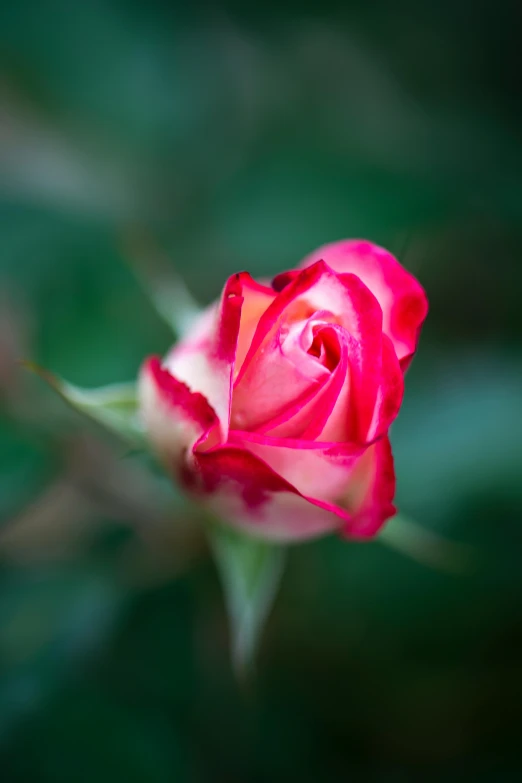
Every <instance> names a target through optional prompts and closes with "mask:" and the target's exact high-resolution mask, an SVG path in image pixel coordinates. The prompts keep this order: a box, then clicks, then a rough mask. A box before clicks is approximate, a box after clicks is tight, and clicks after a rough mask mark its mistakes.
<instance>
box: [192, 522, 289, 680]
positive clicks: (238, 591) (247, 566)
mask: <svg viewBox="0 0 522 783" xmlns="http://www.w3.org/2000/svg"><path fill="white" fill-rule="evenodd" d="M207 532H208V537H209V541H210V545H211V548H212V552H213V554H214V558H215V561H216V564H217V568H218V571H219V574H220V577H221V581H222V584H223V590H224V594H225V603H226V607H227V612H228V616H229V623H230V637H231V639H230V646H231V654H232V662H233V665H234V669H235V671H236V674H237V675H238V677H239V678H241V679H244V678H245V677H248V675H249V674H250V673H251V672H252V669H253V666H254V662H255V656H256V652H257V649H258V646H259V642H260V639H261V634H262V631H263V628H264V625H265V622H266V620H267V618H268V615H269V613H270V610H271V608H272V605H273V602H274V599H275V597H276V594H277V589H278V587H279V583H280V581H281V577H282V575H283V569H284V562H285V549H284V548H283V547H282V546H281V545H277V544H269V543H267V542H265V541H259V540H257V539H254V538H251V537H250V536H248V535H247V534H245V533H242V532H239V531H237V530H235V529H233V528H230V527H225V526H224V525H222V524H221V523H218V522H214V521H211V522H209V524H208V526H207Z"/></svg>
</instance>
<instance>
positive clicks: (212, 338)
mask: <svg viewBox="0 0 522 783" xmlns="http://www.w3.org/2000/svg"><path fill="white" fill-rule="evenodd" d="M273 297H274V293H273V292H272V291H271V290H270V289H269V288H266V287H265V286H262V285H260V284H259V283H256V282H255V281H254V280H252V278H251V277H250V275H248V274H247V273H246V272H242V273H238V274H236V275H232V277H230V278H229V279H228V281H227V283H226V285H225V288H224V290H223V294H222V296H221V301H220V303H219V305H218V306H214V307H211V308H209V309H208V310H207V311H206V312H205V313H204V315H203V316H202V318H201V320H200V322H199V323H198V324H197V325H196V328H195V330H194V333H193V334H192V335H191V336H190V337H189V339H188V340H187V341H182V342H181V343H180V344H179V345H176V346H175V347H174V349H173V350H172V351H171V352H170V354H169V355H168V356H167V358H166V360H165V365H166V367H167V368H168V369H169V371H170V372H171V374H172V375H173V376H175V377H176V378H177V379H178V380H179V381H182V382H183V383H185V384H186V385H187V386H188V387H189V389H190V390H191V391H193V392H200V393H201V394H202V395H203V396H204V397H205V398H206V399H207V400H208V402H209V404H210V405H211V407H212V408H213V409H214V411H215V412H216V414H217V416H218V419H219V422H220V428H221V442H225V441H226V439H227V435H228V428H229V422H230V410H231V400H232V383H233V373H234V367H235V366H236V360H237V358H238V353H244V352H245V351H246V344H248V342H249V339H250V338H249V330H251V329H252V328H253V324H254V323H257V320H258V318H259V314H260V312H262V311H263V310H264V309H265V308H266V306H267V305H268V303H269V302H270V301H272V299H273ZM245 304H246V305H247V307H246V314H245V318H244V319H243V318H242V309H243V307H244V305H245Z"/></svg>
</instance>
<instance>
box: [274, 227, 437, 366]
mask: <svg viewBox="0 0 522 783" xmlns="http://www.w3.org/2000/svg"><path fill="white" fill-rule="evenodd" d="M319 259H322V260H323V261H325V262H326V263H327V264H328V265H329V266H330V267H331V268H332V269H334V270H335V271H336V272H338V273H340V274H342V273H346V272H351V273H353V274H355V275H357V277H359V278H360V279H361V280H362V281H363V283H365V284H366V285H367V286H368V288H369V289H370V290H371V291H372V293H373V294H374V296H375V297H376V298H377V299H378V301H379V304H380V305H381V308H382V312H383V330H384V332H385V333H386V334H387V335H388V337H390V339H391V340H392V342H393V346H394V348H395V351H396V353H397V357H398V359H399V360H400V362H401V365H402V366H403V369H405V368H406V367H407V365H408V364H409V361H410V360H411V357H412V356H413V354H414V353H415V349H416V347H417V340H418V335H419V331H420V327H421V325H422V322H423V321H424V319H425V317H426V315H427V312H428V302H427V298H426V294H425V293H424V290H423V288H422V286H421V285H420V283H418V282H417V280H416V279H415V278H414V277H413V275H411V274H410V273H409V272H407V271H406V270H405V269H404V267H403V266H401V264H399V262H398V261H397V259H396V258H395V257H394V256H392V254H391V253H389V252H388V251H387V250H384V249H383V248H381V247H379V246H378V245H374V244H372V243H371V242H367V241H364V240H358V239H353V240H342V241H340V242H333V243H332V244H329V245H323V247H320V248H319V249H318V250H315V251H314V252H313V253H311V254H310V255H309V256H308V257H307V258H305V260H304V261H303V262H302V263H301V265H300V266H301V268H306V267H309V266H311V265H313V264H314V263H315V262H317V261H318V260H319ZM277 281H279V286H280V285H283V284H284V282H285V281H284V280H283V279H281V276H279V277H278V278H276V282H277Z"/></svg>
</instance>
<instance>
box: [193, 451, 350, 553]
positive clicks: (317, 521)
mask: <svg viewBox="0 0 522 783" xmlns="http://www.w3.org/2000/svg"><path fill="white" fill-rule="evenodd" d="M186 488H187V489H188V490H189V491H190V492H192V493H195V494H198V495H199V499H200V501H201V502H202V503H204V504H206V505H207V506H208V508H209V510H210V511H211V512H212V513H213V514H215V515H216V516H219V517H220V518H221V519H225V520H227V522H229V523H230V524H232V525H233V526H234V527H237V528H240V529H246V530H248V532H249V533H250V534H251V535H253V536H255V537H257V538H261V539H267V540H271V541H281V542H285V541H297V540H303V539H310V538H314V537H316V536H319V535H323V534H325V533H329V532H332V531H334V530H340V529H341V528H342V527H343V525H346V524H348V522H349V520H350V516H349V514H348V513H347V512H346V511H345V510H344V509H342V508H341V507H339V506H335V505H334V504H330V503H327V502H322V501H320V500H317V499H315V498H311V497H308V496H305V495H304V494H302V493H301V492H299V491H298V489H297V488H296V487H294V486H293V485H292V484H291V483H290V482H288V481H286V480H285V479H284V478H283V477H282V476H280V475H279V474H278V473H277V472H275V471H274V470H273V469H272V468H271V467H270V466H269V465H268V464H267V463H266V462H264V461H263V460H262V459H260V458H258V457H256V456H255V455H254V454H252V453H250V452H248V451H246V450H245V449H242V448H238V447H235V446H225V447H222V448H217V449H214V450H211V451H207V452H203V453H198V454H196V455H195V466H194V470H193V471H192V472H191V473H190V474H188V475H187V476H186Z"/></svg>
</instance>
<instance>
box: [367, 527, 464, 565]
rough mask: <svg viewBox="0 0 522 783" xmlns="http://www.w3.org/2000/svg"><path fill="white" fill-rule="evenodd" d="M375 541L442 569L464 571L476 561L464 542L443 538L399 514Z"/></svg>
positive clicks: (420, 561)
mask: <svg viewBox="0 0 522 783" xmlns="http://www.w3.org/2000/svg"><path fill="white" fill-rule="evenodd" d="M377 541H380V542H381V543H382V544H385V545H387V546H389V547H391V548H392V549H396V550H397V551H399V552H402V554H404V555H407V556H408V557H411V558H413V559H414V560H417V561H418V562H419V563H423V564H424V565H428V566H431V567H432V568H437V569H439V570H442V571H453V572H456V573H459V572H463V571H467V570H468V569H469V568H472V567H473V566H474V564H475V562H476V556H475V552H474V551H473V549H472V548H471V547H470V546H468V545H467V544H462V543H460V542H457V541H450V540H448V539H446V538H443V537H442V536H439V535H437V533H434V532H433V531H432V530H428V529H427V528H424V527H422V526H421V525H418V524H417V523H416V522H413V521H412V520H411V519H408V518H407V517H405V516H403V515H402V514H398V515H397V516H395V517H394V518H393V519H391V520H390V521H389V522H388V523H387V524H386V525H385V527H384V528H383V530H382V531H381V533H379V536H378V538H377Z"/></svg>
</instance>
